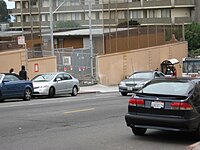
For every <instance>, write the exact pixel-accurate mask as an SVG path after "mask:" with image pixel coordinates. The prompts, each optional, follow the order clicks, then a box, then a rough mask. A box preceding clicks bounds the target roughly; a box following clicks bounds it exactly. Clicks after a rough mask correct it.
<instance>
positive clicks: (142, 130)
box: [132, 127, 147, 135]
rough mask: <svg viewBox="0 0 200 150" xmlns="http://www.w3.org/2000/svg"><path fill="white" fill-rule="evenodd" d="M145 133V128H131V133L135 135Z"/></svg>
mask: <svg viewBox="0 0 200 150" xmlns="http://www.w3.org/2000/svg"><path fill="white" fill-rule="evenodd" d="M146 131H147V128H138V127H132V132H133V134H135V135H144V134H145V133H146Z"/></svg>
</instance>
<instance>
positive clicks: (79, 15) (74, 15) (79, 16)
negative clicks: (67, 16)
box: [72, 13, 81, 20]
mask: <svg viewBox="0 0 200 150" xmlns="http://www.w3.org/2000/svg"><path fill="white" fill-rule="evenodd" d="M72 20H81V13H72Z"/></svg>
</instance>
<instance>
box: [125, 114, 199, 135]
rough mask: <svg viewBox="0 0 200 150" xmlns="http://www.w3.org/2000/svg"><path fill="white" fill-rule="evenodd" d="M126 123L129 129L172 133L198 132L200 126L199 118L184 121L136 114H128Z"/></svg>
mask: <svg viewBox="0 0 200 150" xmlns="http://www.w3.org/2000/svg"><path fill="white" fill-rule="evenodd" d="M125 121H126V124H127V126H129V127H133V126H135V127H143V128H151V129H162V130H171V131H188V132H192V131H196V130H197V128H198V126H199V118H198V117H196V118H191V119H183V118H172V117H157V116H156V117H153V116H144V115H136V114H126V115H125Z"/></svg>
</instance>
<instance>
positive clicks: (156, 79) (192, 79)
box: [152, 77, 200, 82]
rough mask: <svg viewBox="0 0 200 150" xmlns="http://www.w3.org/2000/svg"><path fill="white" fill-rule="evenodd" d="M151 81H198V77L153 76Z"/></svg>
mask: <svg viewBox="0 0 200 150" xmlns="http://www.w3.org/2000/svg"><path fill="white" fill-rule="evenodd" d="M152 81H170V82H171V81H185V82H191V81H192V82H199V81H200V78H199V79H198V78H192V77H163V78H155V79H152Z"/></svg>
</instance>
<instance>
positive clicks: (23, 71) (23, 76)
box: [19, 65, 27, 80]
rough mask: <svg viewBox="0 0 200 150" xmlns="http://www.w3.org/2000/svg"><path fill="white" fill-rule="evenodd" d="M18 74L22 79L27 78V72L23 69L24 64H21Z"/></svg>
mask: <svg viewBox="0 0 200 150" xmlns="http://www.w3.org/2000/svg"><path fill="white" fill-rule="evenodd" d="M19 76H20V77H21V78H22V79H24V80H27V72H26V70H25V66H24V65H22V66H21V70H20V72H19Z"/></svg>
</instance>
